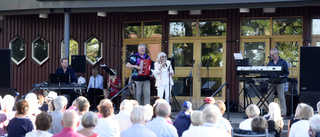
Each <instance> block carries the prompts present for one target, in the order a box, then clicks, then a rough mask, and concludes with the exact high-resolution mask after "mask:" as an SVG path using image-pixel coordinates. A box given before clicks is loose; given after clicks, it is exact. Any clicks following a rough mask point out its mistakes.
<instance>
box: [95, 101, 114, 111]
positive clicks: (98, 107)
mask: <svg viewBox="0 0 320 137" xmlns="http://www.w3.org/2000/svg"><path fill="white" fill-rule="evenodd" d="M104 102H109V103H111V104H112V101H111V100H110V99H107V98H106V99H102V100H100V103H99V105H98V106H97V109H98V110H99V109H100V105H102V104H103V103H104ZM99 112H100V110H99Z"/></svg>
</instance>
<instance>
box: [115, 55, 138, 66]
mask: <svg viewBox="0 0 320 137" xmlns="http://www.w3.org/2000/svg"><path fill="white" fill-rule="evenodd" d="M132 55H133V53H131V54H130V55H129V56H128V57H127V58H126V59H125V60H124V61H123V62H121V63H120V64H119V65H118V66H116V67H115V68H113V69H114V70H117V69H118V68H119V67H120V66H121V65H122V64H123V63H125V62H127V61H128V59H129V58H130V57H131V56H132Z"/></svg>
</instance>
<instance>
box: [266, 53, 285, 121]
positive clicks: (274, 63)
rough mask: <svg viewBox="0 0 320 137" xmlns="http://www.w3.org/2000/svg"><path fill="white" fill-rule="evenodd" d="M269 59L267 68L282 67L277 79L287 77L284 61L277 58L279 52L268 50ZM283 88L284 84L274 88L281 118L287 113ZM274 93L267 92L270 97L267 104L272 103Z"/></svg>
mask: <svg viewBox="0 0 320 137" xmlns="http://www.w3.org/2000/svg"><path fill="white" fill-rule="evenodd" d="M270 57H271V61H270V62H269V63H268V66H282V72H281V75H280V76H279V77H287V76H288V75H289V69H288V65H287V62H286V61H285V60H284V59H282V58H280V57H279V51H278V50H277V49H276V48H272V49H271V50H270ZM272 77H274V76H272ZM284 88H285V83H279V84H278V85H277V86H276V89H277V93H278V96H279V100H280V108H281V115H282V116H285V115H286V113H287V107H286V100H285V96H284ZM270 92H271V93H270ZM274 92H275V90H273V91H268V93H270V95H269V97H268V102H269V103H271V102H273V98H274Z"/></svg>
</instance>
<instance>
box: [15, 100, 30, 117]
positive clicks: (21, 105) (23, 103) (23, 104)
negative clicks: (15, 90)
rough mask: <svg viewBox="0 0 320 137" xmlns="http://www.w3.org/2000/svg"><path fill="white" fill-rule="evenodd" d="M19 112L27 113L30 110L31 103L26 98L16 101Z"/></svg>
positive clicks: (21, 113)
mask: <svg viewBox="0 0 320 137" xmlns="http://www.w3.org/2000/svg"><path fill="white" fill-rule="evenodd" d="M16 110H17V114H20V115H27V114H28V110H29V103H28V101H27V100H25V99H21V100H19V101H18V102H17V103H16Z"/></svg>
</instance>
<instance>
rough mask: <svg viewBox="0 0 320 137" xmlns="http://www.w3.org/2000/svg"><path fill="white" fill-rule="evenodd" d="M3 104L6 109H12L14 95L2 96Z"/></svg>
mask: <svg viewBox="0 0 320 137" xmlns="http://www.w3.org/2000/svg"><path fill="white" fill-rule="evenodd" d="M3 104H4V106H5V108H6V110H7V111H12V109H13V106H14V97H13V96H11V95H9V94H7V95H5V96H4V97H3Z"/></svg>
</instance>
